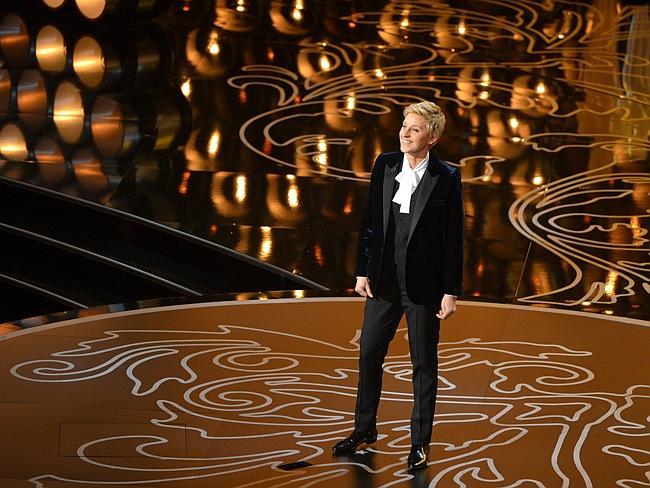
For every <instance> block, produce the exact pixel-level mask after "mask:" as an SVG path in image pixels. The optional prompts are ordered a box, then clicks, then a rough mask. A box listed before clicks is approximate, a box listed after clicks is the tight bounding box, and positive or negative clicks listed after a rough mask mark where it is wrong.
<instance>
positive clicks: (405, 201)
mask: <svg viewBox="0 0 650 488" xmlns="http://www.w3.org/2000/svg"><path fill="white" fill-rule="evenodd" d="M428 159H429V158H427V161H423V162H421V163H420V164H419V165H418V166H416V168H415V169H414V168H411V166H409V164H408V163H407V162H406V161H404V162H403V163H402V171H401V172H400V173H399V174H398V175H397V176H396V177H395V179H396V180H397V181H398V182H399V188H398V189H397V192H396V193H395V196H394V197H393V202H395V203H399V204H400V207H399V213H406V214H407V213H409V212H410V211H411V195H413V193H414V192H415V189H416V188H417V187H418V183H420V179H421V178H422V174H423V173H424V168H423V165H424V164H427V163H428Z"/></svg>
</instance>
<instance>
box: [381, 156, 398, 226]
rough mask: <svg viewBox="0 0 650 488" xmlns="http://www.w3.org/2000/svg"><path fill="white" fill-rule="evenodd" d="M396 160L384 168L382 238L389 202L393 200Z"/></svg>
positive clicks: (388, 211)
mask: <svg viewBox="0 0 650 488" xmlns="http://www.w3.org/2000/svg"><path fill="white" fill-rule="evenodd" d="M397 169H398V162H397V160H394V161H390V162H388V163H387V164H386V166H384V185H383V190H384V194H383V203H384V205H383V210H384V214H383V216H384V238H385V237H386V233H387V232H388V217H390V212H391V208H390V207H391V202H392V200H393V189H394V188H395V175H396V174H397Z"/></svg>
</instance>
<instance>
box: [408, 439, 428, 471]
mask: <svg viewBox="0 0 650 488" xmlns="http://www.w3.org/2000/svg"><path fill="white" fill-rule="evenodd" d="M428 459H429V445H428V444H426V445H423V444H420V445H415V446H411V452H410V453H409V458H408V461H407V464H408V468H409V469H423V468H426V467H427V460H428Z"/></svg>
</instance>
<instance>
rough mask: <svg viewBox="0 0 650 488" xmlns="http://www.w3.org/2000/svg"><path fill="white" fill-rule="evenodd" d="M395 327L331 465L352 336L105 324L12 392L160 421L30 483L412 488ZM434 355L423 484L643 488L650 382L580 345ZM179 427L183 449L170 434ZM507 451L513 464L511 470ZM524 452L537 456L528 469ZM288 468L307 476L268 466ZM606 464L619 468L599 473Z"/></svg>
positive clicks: (345, 420)
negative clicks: (92, 401)
mask: <svg viewBox="0 0 650 488" xmlns="http://www.w3.org/2000/svg"><path fill="white" fill-rule="evenodd" d="M538 313H539V312H538ZM405 332H406V331H405V329H400V330H399V331H398V336H397V337H398V340H397V341H396V344H394V345H393V346H392V348H391V352H390V353H389V357H388V358H387V360H386V364H385V381H384V388H383V393H382V403H383V406H382V408H381V410H380V418H379V431H380V439H379V441H378V443H377V444H375V445H373V446H372V447H370V448H368V449H367V450H366V451H364V452H362V453H360V454H358V455H355V456H350V457H347V458H342V459H341V458H332V457H331V455H330V453H329V448H330V446H331V444H332V443H333V442H335V440H336V439H340V438H341V437H343V436H344V435H346V434H347V433H348V432H349V430H350V429H351V426H352V421H353V419H352V410H353V403H354V395H355V386H356V385H355V379H356V374H357V371H356V359H357V354H358V344H357V341H358V332H357V333H355V334H353V336H352V337H348V338H347V339H345V338H344V337H343V336H340V339H339V340H332V339H331V338H330V339H328V338H326V337H324V336H319V337H316V336H313V337H310V336H308V335H304V334H298V333H295V332H288V331H282V330H269V329H265V328H261V327H253V326H242V325H227V324H221V325H218V326H216V327H214V328H213V329H212V330H211V331H209V330H180V329H179V330H172V329H169V330H167V329H138V328H135V329H120V330H106V331H105V332H104V333H103V337H101V338H95V339H91V340H86V341H82V342H78V343H77V345H76V346H75V347H72V348H68V349H65V350H60V351H58V352H53V353H52V354H51V355H50V357H47V358H42V359H34V360H29V361H23V362H20V363H18V364H15V365H14V366H13V367H12V368H11V374H12V375H13V377H14V378H16V379H18V380H20V382H23V383H32V384H58V385H60V386H59V387H58V388H64V389H71V390H70V391H74V388H78V386H76V385H86V388H92V389H93V391H96V392H102V391H104V390H105V389H106V388H109V389H111V391H112V392H113V393H112V394H117V395H119V396H120V398H121V399H122V400H120V402H121V403H122V404H128V403H129V402H130V401H131V400H129V397H130V398H133V399H135V398H141V399H142V400H144V401H145V402H146V404H150V407H148V409H147V411H156V410H157V411H158V412H159V413H158V415H151V416H150V417H149V418H148V421H147V423H148V424H149V427H145V426H143V425H144V423H143V425H134V426H132V427H131V428H130V429H128V431H127V432H125V431H124V430H125V428H124V426H123V425H122V426H120V425H116V426H115V428H114V430H115V432H114V433H113V434H112V435H106V436H101V437H90V438H86V439H85V440H80V441H79V443H78V445H77V446H76V452H75V454H76V456H77V458H78V460H79V461H80V462H82V463H84V464H85V465H86V467H85V468H83V470H82V471H81V472H83V473H84V475H85V477H83V478H75V477H73V476H66V474H65V473H64V472H63V471H62V472H59V473H56V472H54V473H43V474H40V475H36V476H33V477H32V478H31V482H32V483H33V485H34V486H38V487H47V486H58V485H56V483H64V484H65V486H140V485H143V484H146V485H149V484H152V483H153V484H160V485H162V486H167V485H170V486H185V485H184V484H183V483H191V484H188V485H187V486H203V485H202V484H201V483H202V482H205V483H214V482H215V480H221V482H225V483H227V485H228V486H239V487H244V486H253V485H256V484H258V482H251V481H250V480H251V479H255V480H262V479H263V480H264V481H263V483H265V486H314V485H316V486H330V485H329V484H328V483H330V482H331V483H337V481H336V480H337V478H339V479H343V478H344V477H346V476H350V475H351V474H353V475H354V473H357V474H356V475H354V476H357V477H358V476H361V477H363V476H364V475H363V473H365V474H366V475H372V477H373V482H374V483H375V486H382V487H387V486H402V485H408V483H409V480H412V479H413V476H414V475H413V474H410V473H408V472H407V471H406V470H405V465H404V461H405V456H406V454H407V453H408V450H409V445H410V439H409V425H408V419H407V415H405V412H408V410H409V406H408V405H409V403H410V402H411V392H410V375H411V364H410V362H409V359H408V345H407V340H406V338H405ZM73 340H74V339H73V338H70V341H73ZM71 343H72V342H71ZM439 357H440V392H439V397H438V407H437V408H438V410H437V413H436V418H435V426H434V432H435V434H434V439H433V441H432V444H431V450H432V462H431V466H432V467H431V468H430V469H431V470H432V472H433V478H432V479H431V482H430V486H478V485H481V484H484V485H486V486H500V487H501V486H527V485H530V486H540V487H541V486H575V485H581V486H615V485H616V484H618V486H643V483H644V479H645V478H646V477H647V474H648V468H647V467H648V462H647V461H648V459H647V456H648V451H647V440H648V437H649V436H650V430H649V429H650V424H649V423H648V419H647V418H644V413H643V412H647V407H648V405H650V385H648V384H628V385H627V386H625V387H624V388H622V389H620V390H619V389H608V388H607V382H603V381H601V380H599V376H602V375H603V374H605V369H606V368H607V367H608V366H607V364H600V365H598V362H597V361H596V362H595V363H594V359H597V358H594V353H592V352H590V351H586V350H578V349H574V348H571V347H567V346H565V345H561V344H554V343H536V342H532V341H518V340H486V339H481V338H478V337H474V338H469V339H464V340H457V341H447V342H443V343H441V344H440V348H439ZM594 365H595V366H594ZM469 378H474V379H473V380H469ZM476 378H480V379H481V380H479V381H477V380H476ZM470 383H471V384H472V386H469V384H470ZM619 383H620V382H619ZM111 384H112V385H119V387H117V388H116V387H115V386H113V387H109V386H108V385H111ZM65 385H68V386H65ZM472 390H474V391H472ZM140 405H143V404H140ZM139 428H140V431H139V430H138V429H139ZM120 430H121V431H120ZM179 432H180V433H182V434H183V435H184V439H181V440H179V438H178V436H177V435H176V437H175V436H174V434H178V433H179ZM179 442H181V443H183V444H184V445H183V449H186V447H185V444H187V445H193V446H194V448H192V449H191V452H189V451H184V455H167V454H165V453H164V450H165V449H174V448H176V452H178V448H179V446H175V445H174V444H175V443H179ZM644 446H645V447H644ZM514 450H517V451H518V452H521V453H522V454H521V456H522V462H519V461H516V462H513V461H512V460H511V456H512V453H513V452H514ZM527 450H530V451H531V453H530V456H534V457H535V459H536V461H535V462H532V461H531V462H526V461H525V460H526V458H527V455H526V454H525V453H526V452H527ZM110 452H120V453H121V454H120V457H116V455H114V456H109V455H108V454H106V453H110ZM508 453H509V454H508ZM296 460H301V461H306V462H309V463H311V464H312V466H310V467H309V468H308V469H302V470H296V471H293V472H284V471H282V470H281V469H279V468H278V466H280V465H282V464H283V463H286V462H293V461H296ZM522 463H523V465H522ZM612 463H613V464H614V465H615V466H617V468H618V469H615V470H611V469H610V470H609V471H608V472H607V473H603V472H602V470H600V469H599V465H600V464H606V465H609V466H611V465H612ZM623 475H624V477H622V476H623ZM259 483H262V481H259ZM206 486H208V485H206ZM212 486H213V485H212Z"/></svg>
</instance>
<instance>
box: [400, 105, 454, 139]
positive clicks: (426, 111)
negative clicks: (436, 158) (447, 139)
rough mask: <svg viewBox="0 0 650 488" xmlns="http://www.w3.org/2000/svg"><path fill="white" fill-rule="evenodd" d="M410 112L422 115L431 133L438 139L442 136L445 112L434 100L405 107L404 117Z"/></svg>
mask: <svg viewBox="0 0 650 488" xmlns="http://www.w3.org/2000/svg"><path fill="white" fill-rule="evenodd" d="M408 114H416V115H419V116H421V117H422V118H423V119H424V121H425V122H426V126H427V130H428V131H429V135H431V136H434V137H435V138H436V140H438V139H439V138H440V136H441V134H442V131H443V130H445V121H446V119H445V114H444V113H442V109H441V108H440V107H438V105H436V104H435V103H433V102H419V103H412V104H411V105H409V106H408V107H406V108H405V109H404V117H406V116H407V115H408Z"/></svg>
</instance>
